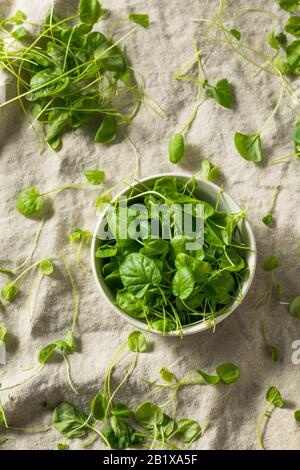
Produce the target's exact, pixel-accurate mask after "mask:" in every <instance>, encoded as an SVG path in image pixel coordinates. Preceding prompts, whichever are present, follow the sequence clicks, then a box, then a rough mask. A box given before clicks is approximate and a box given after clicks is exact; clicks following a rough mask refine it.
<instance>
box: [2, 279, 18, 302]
mask: <svg viewBox="0 0 300 470" xmlns="http://www.w3.org/2000/svg"><path fill="white" fill-rule="evenodd" d="M18 292H19V289H18V288H17V287H16V285H15V283H14V282H13V281H9V282H7V283H6V284H5V285H4V286H3V288H2V290H1V295H2V297H3V298H4V299H5V300H6V301H7V302H12V301H13V300H14V299H15V298H16V296H17V294H18Z"/></svg>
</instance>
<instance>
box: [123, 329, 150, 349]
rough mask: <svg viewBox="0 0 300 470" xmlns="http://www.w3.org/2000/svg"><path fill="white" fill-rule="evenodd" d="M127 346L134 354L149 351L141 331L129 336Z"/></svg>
mask: <svg viewBox="0 0 300 470" xmlns="http://www.w3.org/2000/svg"><path fill="white" fill-rule="evenodd" d="M127 345H128V348H129V349H130V351H132V352H138V353H143V352H146V351H147V340H146V337H145V335H144V334H143V333H141V332H140V331H133V332H132V333H130V334H129V336H128V341H127Z"/></svg>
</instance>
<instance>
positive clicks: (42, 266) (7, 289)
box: [1, 258, 54, 304]
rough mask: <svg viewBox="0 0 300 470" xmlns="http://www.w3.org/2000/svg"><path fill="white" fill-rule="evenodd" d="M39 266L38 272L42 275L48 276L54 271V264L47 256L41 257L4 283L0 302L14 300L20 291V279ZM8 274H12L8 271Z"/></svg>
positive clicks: (5, 302) (7, 302)
mask: <svg viewBox="0 0 300 470" xmlns="http://www.w3.org/2000/svg"><path fill="white" fill-rule="evenodd" d="M37 266H38V267H39V272H40V274H41V275H42V276H50V275H51V274H52V273H53V271H54V266H53V263H52V261H51V260H50V259H49V258H47V259H42V260H41V261H38V262H36V263H34V264H32V265H31V266H29V267H28V268H26V269H25V270H24V271H23V272H22V273H21V274H19V275H18V276H17V277H16V278H15V279H14V280H9V281H7V282H6V283H5V285H4V286H3V288H2V290H1V297H2V302H3V303H4V304H9V303H11V302H13V300H15V298H16V297H17V295H18V293H19V292H20V288H19V283H20V281H21V279H23V277H24V276H25V274H27V273H28V272H29V271H30V270H32V269H34V268H36V267H37ZM8 275H9V276H13V275H14V273H13V272H9V273H8Z"/></svg>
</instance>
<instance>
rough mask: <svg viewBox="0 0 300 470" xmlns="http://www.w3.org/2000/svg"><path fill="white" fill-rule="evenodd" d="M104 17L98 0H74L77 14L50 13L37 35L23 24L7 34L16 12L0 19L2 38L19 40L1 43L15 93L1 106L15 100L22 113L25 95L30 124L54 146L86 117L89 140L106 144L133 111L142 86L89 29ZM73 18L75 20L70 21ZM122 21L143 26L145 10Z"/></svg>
mask: <svg viewBox="0 0 300 470" xmlns="http://www.w3.org/2000/svg"><path fill="white" fill-rule="evenodd" d="M104 17H105V12H104V10H103V9H102V7H101V4H100V2H99V1H98V0H93V1H90V0H80V2H79V11H78V14H77V15H74V16H72V17H69V18H60V17H59V16H58V15H56V14H54V13H53V12H51V13H50V14H49V15H48V16H47V18H46V19H45V21H44V23H43V24H41V25H40V32H39V33H38V34H31V33H30V32H29V31H28V30H27V29H26V28H25V27H24V26H18V27H17V28H16V29H14V30H13V32H12V33H10V32H9V28H8V29H6V25H8V27H9V25H10V24H11V23H15V24H16V25H19V24H21V23H23V22H24V21H25V20H26V15H25V14H24V13H23V12H21V11H18V12H17V13H16V15H15V16H14V17H12V18H9V19H8V20H2V21H1V31H2V32H3V33H4V38H5V40H7V39H9V38H10V37H12V38H14V39H15V40H18V41H22V43H23V44H24V45H23V44H22V46H20V44H18V47H14V48H12V47H11V46H7V47H4V44H5V43H6V42H7V41H5V42H4V41H3V40H2V42H1V47H0V66H1V68H2V69H5V70H6V71H8V72H10V73H11V74H12V75H13V76H14V77H16V79H17V89H18V90H17V91H18V96H17V97H16V98H14V99H12V100H9V101H7V102H6V103H3V104H2V105H1V106H4V105H5V104H8V103H11V102H12V101H15V100H17V99H19V100H20V102H21V106H22V109H23V111H24V112H25V114H26V115H27V111H26V108H25V104H24V103H23V98H25V99H26V100H27V101H28V102H29V103H30V105H31V107H30V112H31V117H30V121H31V123H32V125H33V126H35V123H36V122H37V121H39V122H40V124H41V126H42V129H43V130H44V134H45V140H46V142H47V143H48V144H49V145H50V146H51V147H52V149H54V150H59V149H60V147H61V142H62V141H61V136H62V134H63V132H64V131H65V130H66V129H68V128H69V129H77V128H79V127H81V126H82V125H84V124H87V123H89V122H90V121H91V120H94V121H95V123H97V125H98V130H97V132H96V137H95V141H96V142H99V143H103V144H108V143H110V142H112V141H113V140H114V139H115V138H116V136H117V131H118V127H119V124H120V123H126V124H130V123H131V121H132V119H133V118H134V116H135V114H136V112H137V111H138V107H139V104H140V101H141V99H142V98H141V93H142V90H139V88H138V86H137V84H136V82H135V80H134V76H133V72H132V69H131V67H130V66H129V64H128V61H127V59H126V56H125V54H124V52H123V50H122V49H121V48H120V47H118V45H117V44H116V43H113V42H112V40H110V39H108V38H107V37H106V36H105V35H104V34H103V33H101V32H99V31H93V27H94V25H95V23H97V22H98V20H99V19H102V18H104ZM78 18H79V19H80V22H79V23H78V22H77V23H75V24H74V20H77V19H78ZM127 20H128V21H131V22H134V23H136V24H141V25H142V26H143V27H147V26H148V25H149V18H148V15H135V14H133V15H129V17H128V18H127ZM125 36H127V35H125ZM125 36H124V37H125ZM119 42H120V40H119V41H118V42H117V43H119ZM21 88H22V89H21Z"/></svg>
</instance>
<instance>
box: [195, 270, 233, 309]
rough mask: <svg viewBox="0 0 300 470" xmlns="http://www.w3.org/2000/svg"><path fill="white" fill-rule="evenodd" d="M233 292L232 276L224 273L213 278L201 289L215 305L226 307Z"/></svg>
mask: <svg viewBox="0 0 300 470" xmlns="http://www.w3.org/2000/svg"><path fill="white" fill-rule="evenodd" d="M234 290H235V282H234V278H233V276H232V275H231V274H230V273H229V272H227V271H224V272H222V273H221V274H220V275H216V276H214V277H213V278H212V279H211V280H210V281H209V282H208V283H207V284H206V285H205V287H204V288H203V291H204V293H205V295H206V296H207V298H208V299H210V300H213V301H215V302H216V303H219V304H222V305H227V304H229V303H230V301H231V298H232V296H231V293H233V292H234Z"/></svg>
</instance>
